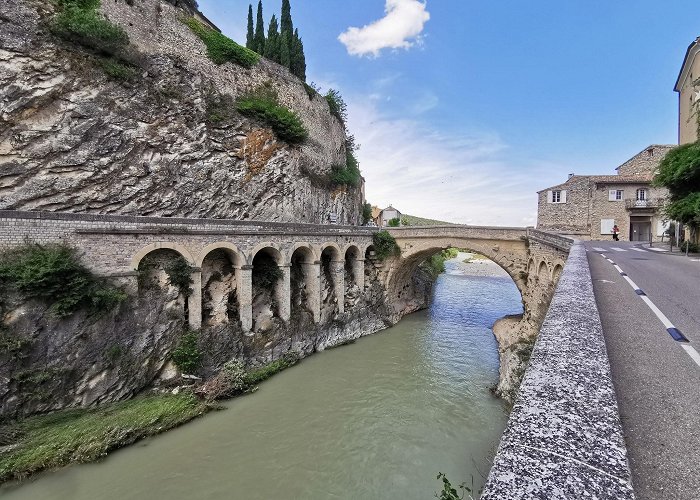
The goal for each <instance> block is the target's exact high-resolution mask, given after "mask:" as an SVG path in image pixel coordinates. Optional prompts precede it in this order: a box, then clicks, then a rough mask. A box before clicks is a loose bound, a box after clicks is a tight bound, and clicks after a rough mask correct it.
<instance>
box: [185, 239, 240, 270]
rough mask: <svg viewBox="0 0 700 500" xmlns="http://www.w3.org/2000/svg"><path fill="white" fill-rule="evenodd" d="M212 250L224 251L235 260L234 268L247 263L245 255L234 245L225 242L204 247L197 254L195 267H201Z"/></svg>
mask: <svg viewBox="0 0 700 500" xmlns="http://www.w3.org/2000/svg"><path fill="white" fill-rule="evenodd" d="M214 250H225V251H226V252H227V253H228V254H229V255H231V256H233V257H234V258H235V260H236V262H235V265H236V266H239V267H240V266H242V265H244V264H245V263H246V262H248V260H247V258H246V256H245V254H244V253H243V252H241V251H240V250H239V249H238V247H237V246H236V245H234V244H233V243H229V242H227V241H220V242H217V243H212V244H210V245H207V246H205V247H204V248H203V249H202V251H201V252H199V258H198V259H197V267H202V263H203V262H204V259H205V258H206V257H207V255H209V254H210V253H211V252H213V251H214Z"/></svg>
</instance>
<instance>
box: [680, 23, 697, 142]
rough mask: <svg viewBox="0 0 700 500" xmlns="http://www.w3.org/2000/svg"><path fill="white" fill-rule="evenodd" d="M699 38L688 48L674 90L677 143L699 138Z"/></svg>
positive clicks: (693, 140)
mask: <svg viewBox="0 0 700 500" xmlns="http://www.w3.org/2000/svg"><path fill="white" fill-rule="evenodd" d="M698 54H700V37H699V38H697V39H696V40H695V41H694V42H693V43H691V44H690V46H689V47H688V50H687V52H686V53H685V58H684V59H683V65H682V66H681V71H680V74H679V75H678V79H677V80H676V86H675V87H674V90H675V91H676V92H678V143H679V144H687V143H689V142H695V141H697V140H698V139H699V138H700V135H699V128H700V114H699V113H698V106H699V105H700V57H698Z"/></svg>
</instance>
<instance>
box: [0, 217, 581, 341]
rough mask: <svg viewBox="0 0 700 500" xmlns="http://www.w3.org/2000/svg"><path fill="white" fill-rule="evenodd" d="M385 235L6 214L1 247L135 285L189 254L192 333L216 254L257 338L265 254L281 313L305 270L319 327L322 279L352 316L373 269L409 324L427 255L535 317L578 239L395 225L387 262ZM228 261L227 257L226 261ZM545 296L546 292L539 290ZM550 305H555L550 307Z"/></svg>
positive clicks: (347, 229) (285, 315) (0, 222)
mask: <svg viewBox="0 0 700 500" xmlns="http://www.w3.org/2000/svg"><path fill="white" fill-rule="evenodd" d="M377 230H378V229H377V228H367V227H354V226H332V225H311V224H286V223H273V222H257V221H252V222H250V221H233V220H221V219H184V218H169V217H135V216H113V215H87V214H68V213H49V212H19V211H0V250H5V249H9V248H13V247H17V246H21V245H23V244H25V243H26V242H36V243H40V244H45V243H57V242H63V243H67V244H69V245H71V246H74V247H77V248H78V249H79V250H80V251H81V253H82V255H83V258H84V260H85V262H86V264H87V265H88V266H89V267H90V268H91V269H92V270H93V271H95V272H96V273H98V274H100V275H103V276H108V277H112V278H119V279H121V280H123V281H124V282H125V283H127V284H128V285H129V286H130V287H131V288H132V289H133V288H136V287H137V286H138V285H137V276H138V274H139V273H138V271H139V266H140V264H141V263H142V262H143V259H144V258H145V257H147V256H148V255H151V254H153V253H154V252H162V251H167V252H172V253H174V254H175V253H176V254H179V255H180V256H182V257H183V258H184V259H185V260H186V261H187V263H188V264H189V265H190V266H191V268H192V274H191V278H192V281H193V282H194V283H193V285H192V295H191V296H190V297H189V299H188V318H189V324H190V326H191V327H192V328H195V329H197V328H199V327H200V326H201V324H202V268H203V265H204V264H205V262H206V261H207V259H209V258H210V256H212V255H213V253H215V252H216V254H217V255H219V256H225V258H226V259H227V262H228V265H230V267H231V268H232V269H233V274H234V276H235V282H236V288H237V294H236V295H237V302H238V303H237V309H238V314H239V320H240V323H241V327H242V328H243V330H244V331H250V329H251V327H252V325H253V318H252V287H253V285H252V283H253V272H254V270H255V269H256V265H258V263H259V262H262V260H261V259H262V258H263V257H264V258H265V259H266V260H267V261H269V262H273V263H274V264H273V265H274V266H277V267H278V268H279V275H280V277H281V279H278V280H277V283H276V285H275V289H274V298H275V302H276V303H277V315H278V317H279V318H280V319H281V320H283V321H287V320H289V318H290V313H291V303H290V302H291V295H292V290H291V287H290V282H291V274H292V272H294V270H296V272H299V273H303V276H304V283H305V284H304V287H305V289H304V293H303V295H304V297H305V300H306V306H307V308H308V310H309V311H310V312H311V313H312V315H313V319H314V321H315V322H317V323H318V322H319V321H320V320H321V318H320V309H321V307H320V304H321V297H320V276H321V273H326V276H329V277H330V280H331V281H332V288H333V294H334V295H335V304H336V305H335V307H336V311H337V312H338V313H343V311H344V297H345V294H346V291H347V288H348V286H349V285H350V284H349V283H346V277H347V278H348V279H349V280H350V281H352V282H353V283H352V284H353V285H355V286H356V288H357V289H359V290H360V293H362V291H363V290H364V289H365V274H366V271H367V270H368V269H367V268H372V269H374V270H375V271H376V273H377V274H376V275H377V276H379V278H380V280H381V281H382V284H383V285H384V288H385V290H386V298H387V302H388V304H389V306H390V307H389V310H391V309H392V307H393V310H394V311H396V318H399V317H400V312H401V300H402V290H403V289H405V288H406V287H408V286H410V280H411V276H412V275H413V273H414V271H415V269H416V267H417V266H418V264H420V262H422V261H423V260H424V259H425V258H427V257H429V256H430V255H431V254H434V253H436V252H437V251H440V250H442V249H444V248H449V247H458V248H465V249H468V250H473V251H476V252H478V253H481V254H483V255H485V256H486V257H489V258H490V259H492V260H494V261H495V262H497V263H498V264H499V265H500V266H501V267H502V268H503V269H505V270H506V271H507V272H508V274H509V275H510V276H511V277H512V278H513V281H514V282H515V284H516V285H517V286H518V288H519V289H520V291H521V294H522V296H523V302H524V304H525V306H526V310H528V305H529V306H530V307H529V308H530V309H534V308H533V307H532V304H528V302H529V301H534V300H542V295H543V293H544V294H548V293H550V292H551V290H552V289H553V286H552V285H553V284H554V283H555V282H556V280H557V278H558V275H559V273H560V272H561V270H562V268H563V266H564V262H565V260H566V255H567V254H568V250H569V246H570V244H571V240H568V239H566V238H561V237H557V236H554V235H550V234H548V233H543V232H540V231H536V230H533V229H524V228H498V227H474V226H433V227H410V228H394V229H391V231H390V232H391V233H392V234H393V235H394V237H395V238H396V240H397V243H398V244H399V246H400V247H401V250H402V254H401V256H400V257H397V258H392V259H389V260H387V261H386V262H384V263H382V262H379V261H378V260H377V259H376V258H375V257H374V249H373V246H372V236H373V234H374V233H375V232H376V231H377ZM222 258H223V257H222ZM533 290H539V293H533ZM546 302H547V303H548V300H546Z"/></svg>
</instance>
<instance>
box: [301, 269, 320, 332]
mask: <svg viewBox="0 0 700 500" xmlns="http://www.w3.org/2000/svg"><path fill="white" fill-rule="evenodd" d="M302 266H303V269H304V278H305V280H306V304H307V305H308V307H309V309H310V310H311V314H313V317H314V323H320V322H321V262H320V261H316V262H312V263H309V264H306V263H305V264H302Z"/></svg>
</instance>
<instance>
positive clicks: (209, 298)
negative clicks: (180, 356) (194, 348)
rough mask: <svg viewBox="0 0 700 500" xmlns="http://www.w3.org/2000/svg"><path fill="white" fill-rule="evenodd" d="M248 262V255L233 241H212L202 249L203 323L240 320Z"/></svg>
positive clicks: (215, 323) (221, 323)
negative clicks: (243, 267)
mask: <svg viewBox="0 0 700 500" xmlns="http://www.w3.org/2000/svg"><path fill="white" fill-rule="evenodd" d="M245 263H246V258H245V256H244V255H243V253H242V252H241V251H240V250H238V248H237V247H236V245H233V244H232V243H228V242H218V243H212V244H210V245H207V246H206V247H204V249H203V250H202V251H201V253H200V255H199V268H200V270H201V287H202V288H201V297H202V308H201V309H202V311H201V312H202V323H203V324H205V325H208V326H216V325H225V324H230V323H234V322H235V323H237V322H239V321H240V319H241V314H240V310H241V299H240V291H241V290H242V287H243V282H242V274H241V267H242V266H244V265H245Z"/></svg>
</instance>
